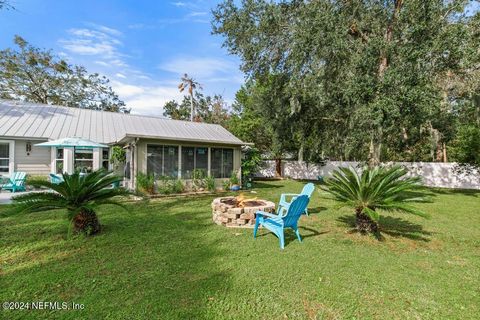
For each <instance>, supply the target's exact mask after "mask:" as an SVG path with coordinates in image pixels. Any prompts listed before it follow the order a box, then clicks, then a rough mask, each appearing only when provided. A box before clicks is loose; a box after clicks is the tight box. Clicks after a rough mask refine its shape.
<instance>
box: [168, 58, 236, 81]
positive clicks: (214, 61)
mask: <svg viewBox="0 0 480 320" xmlns="http://www.w3.org/2000/svg"><path fill="white" fill-rule="evenodd" d="M159 68H160V69H161V70H164V71H168V72H171V73H176V74H184V73H188V74H189V75H191V76H193V77H195V78H198V79H202V78H204V79H205V78H211V77H213V76H217V75H218V74H229V73H232V72H235V71H236V69H237V68H236V66H235V65H234V64H233V63H231V62H230V61H228V60H225V59H218V58H210V57H205V58H195V57H178V58H174V59H173V60H170V61H168V62H165V63H163V64H161V65H160V66H159Z"/></svg>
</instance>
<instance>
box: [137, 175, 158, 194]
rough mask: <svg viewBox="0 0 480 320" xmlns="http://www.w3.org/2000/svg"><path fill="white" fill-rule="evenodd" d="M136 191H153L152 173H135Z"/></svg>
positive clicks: (151, 192)
mask: <svg viewBox="0 0 480 320" xmlns="http://www.w3.org/2000/svg"><path fill="white" fill-rule="evenodd" d="M137 191H138V192H140V193H148V194H154V193H155V177H154V176H153V175H152V174H145V173H142V172H139V173H138V174H137Z"/></svg>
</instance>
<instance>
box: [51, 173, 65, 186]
mask: <svg viewBox="0 0 480 320" xmlns="http://www.w3.org/2000/svg"><path fill="white" fill-rule="evenodd" d="M50 182H51V183H53V184H60V183H62V182H63V178H62V176H60V175H57V174H54V173H50Z"/></svg>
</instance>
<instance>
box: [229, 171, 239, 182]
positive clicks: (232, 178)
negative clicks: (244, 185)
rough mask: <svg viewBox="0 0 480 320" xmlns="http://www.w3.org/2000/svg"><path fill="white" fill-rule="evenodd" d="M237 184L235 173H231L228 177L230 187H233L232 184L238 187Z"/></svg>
mask: <svg viewBox="0 0 480 320" xmlns="http://www.w3.org/2000/svg"><path fill="white" fill-rule="evenodd" d="M238 183H239V181H238V175H237V171H232V175H231V176H230V186H233V185H234V184H237V185H238Z"/></svg>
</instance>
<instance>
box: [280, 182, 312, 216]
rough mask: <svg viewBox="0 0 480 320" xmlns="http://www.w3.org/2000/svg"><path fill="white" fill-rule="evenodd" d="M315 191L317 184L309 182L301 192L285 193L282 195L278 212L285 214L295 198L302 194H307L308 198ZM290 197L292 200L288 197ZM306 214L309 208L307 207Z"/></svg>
mask: <svg viewBox="0 0 480 320" xmlns="http://www.w3.org/2000/svg"><path fill="white" fill-rule="evenodd" d="M313 191H315V185H314V184H313V183H307V184H306V185H305V186H304V187H303V189H302V192H300V193H299V194H297V193H283V194H282V195H281V196H280V202H279V204H278V210H277V213H278V214H280V215H283V214H284V213H285V212H287V210H288V207H289V206H290V205H291V204H292V202H293V200H295V199H296V198H297V197H298V196H301V195H306V196H307V197H308V199H310V198H311V196H312V194H313ZM288 198H290V201H288V200H287V199H288ZM305 214H306V215H307V216H308V208H307V207H305Z"/></svg>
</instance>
